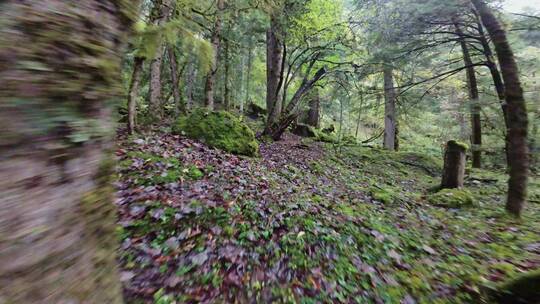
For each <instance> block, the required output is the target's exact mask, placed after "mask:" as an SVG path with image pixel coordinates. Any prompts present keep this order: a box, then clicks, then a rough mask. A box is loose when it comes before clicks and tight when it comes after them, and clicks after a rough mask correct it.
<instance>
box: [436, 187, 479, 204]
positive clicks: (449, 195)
mask: <svg viewBox="0 0 540 304" xmlns="http://www.w3.org/2000/svg"><path fill="white" fill-rule="evenodd" d="M427 199H428V201H429V202H430V203H432V204H433V205H436V206H441V207H447V208H460V207H466V206H472V205H474V203H475V199H474V196H473V195H472V193H471V192H469V191H468V190H465V189H443V190H441V191H439V192H437V193H435V194H432V195H430V196H428V198H427Z"/></svg>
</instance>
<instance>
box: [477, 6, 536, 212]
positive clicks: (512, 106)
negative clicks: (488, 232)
mask: <svg viewBox="0 0 540 304" xmlns="http://www.w3.org/2000/svg"><path fill="white" fill-rule="evenodd" d="M471 2H472V3H473V5H474V6H475V8H476V9H477V11H478V14H479V15H480V18H481V20H482V24H483V25H484V26H485V28H486V30H487V31H488V33H489V35H490V37H491V40H492V42H493V45H494V46H495V51H496V52H497V57H498V59H499V64H500V66H501V74H502V77H503V81H504V85H505V89H506V91H505V93H506V94H505V95H506V96H505V99H506V104H507V110H508V112H507V114H508V117H507V119H508V131H507V132H508V141H509V150H508V156H509V165H510V170H509V172H510V179H509V181H508V197H507V202H506V209H507V210H508V212H510V213H511V214H513V215H516V216H520V215H521V212H522V210H523V207H524V206H525V201H526V199H527V179H528V174H529V148H528V146H527V132H528V117H527V107H526V104H525V99H524V97H523V89H522V87H521V82H520V80H519V70H518V66H517V63H516V60H515V58H514V53H513V51H512V48H511V47H510V44H509V43H508V39H507V37H506V32H505V30H504V29H503V27H502V26H501V23H500V22H499V21H498V20H497V18H496V17H495V15H494V14H493V11H492V10H491V8H489V7H488V6H487V4H486V3H485V2H484V1H482V0H471Z"/></svg>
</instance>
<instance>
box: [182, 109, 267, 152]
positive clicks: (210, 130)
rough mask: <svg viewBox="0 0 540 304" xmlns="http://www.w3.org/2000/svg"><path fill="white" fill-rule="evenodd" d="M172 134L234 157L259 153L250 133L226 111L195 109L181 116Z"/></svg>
mask: <svg viewBox="0 0 540 304" xmlns="http://www.w3.org/2000/svg"><path fill="white" fill-rule="evenodd" d="M172 132H173V134H177V135H184V136H187V137H190V138H193V139H197V140H200V141H201V142H202V143H204V144H206V145H208V146H211V147H214V148H218V149H221V150H224V151H227V152H230V153H233V154H240V155H247V156H255V155H257V154H258V151H259V143H258V142H257V140H256V139H255V134H254V133H253V131H252V130H251V129H250V128H249V127H248V126H247V125H246V124H245V123H244V122H242V121H241V120H240V119H239V118H237V117H235V116H234V115H232V114H231V113H229V112H226V111H208V110H207V109H202V108H201V109H196V110H195V111H193V113H191V114H190V115H188V116H183V117H180V118H179V119H178V121H177V122H176V123H175V125H174V126H173V128H172Z"/></svg>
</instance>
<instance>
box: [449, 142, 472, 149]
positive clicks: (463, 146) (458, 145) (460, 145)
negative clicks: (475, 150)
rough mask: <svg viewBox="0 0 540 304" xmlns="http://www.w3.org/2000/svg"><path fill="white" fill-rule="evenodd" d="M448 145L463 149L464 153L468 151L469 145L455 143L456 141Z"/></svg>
mask: <svg viewBox="0 0 540 304" xmlns="http://www.w3.org/2000/svg"><path fill="white" fill-rule="evenodd" d="M448 144H449V145H453V146H457V147H460V148H462V149H464V150H465V151H467V150H469V145H467V144H466V143H463V142H460V141H457V140H451V141H449V142H448Z"/></svg>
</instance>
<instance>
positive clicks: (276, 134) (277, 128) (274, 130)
mask: <svg viewBox="0 0 540 304" xmlns="http://www.w3.org/2000/svg"><path fill="white" fill-rule="evenodd" d="M313 64H314V62H313V63H312V64H311V66H310V67H309V68H308V73H307V74H306V76H305V77H304V80H303V81H302V84H301V85H300V88H298V90H297V91H296V93H295V94H294V96H293V97H292V99H291V101H290V102H289V104H288V105H287V108H286V109H285V110H284V111H283V113H282V114H281V117H280V119H279V120H278V121H277V122H276V123H273V124H270V125H268V124H267V126H266V128H265V130H264V131H263V135H269V136H271V137H272V139H274V140H280V139H281V136H283V133H285V130H287V128H288V127H289V126H290V125H291V123H292V122H294V121H295V120H296V118H298V115H299V112H298V110H297V108H298V104H300V101H302V97H304V95H305V94H306V93H307V92H309V90H311V89H312V88H313V86H314V85H315V84H316V83H317V81H319V80H320V79H322V78H323V77H324V75H325V74H326V67H323V68H321V69H319V70H318V71H317V73H315V75H314V76H313V78H312V79H310V80H308V78H307V75H308V74H309V71H310V70H311V68H312V67H313Z"/></svg>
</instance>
